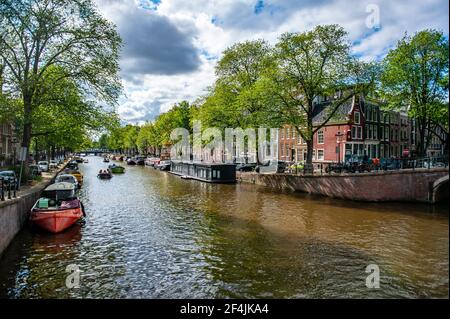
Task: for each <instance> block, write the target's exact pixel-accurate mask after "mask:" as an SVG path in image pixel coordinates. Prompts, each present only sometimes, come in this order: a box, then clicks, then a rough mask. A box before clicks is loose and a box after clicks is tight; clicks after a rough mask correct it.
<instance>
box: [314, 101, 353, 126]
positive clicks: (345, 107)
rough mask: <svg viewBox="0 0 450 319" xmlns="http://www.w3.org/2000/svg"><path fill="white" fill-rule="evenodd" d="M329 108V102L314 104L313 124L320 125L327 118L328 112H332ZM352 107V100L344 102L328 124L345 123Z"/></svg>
mask: <svg viewBox="0 0 450 319" xmlns="http://www.w3.org/2000/svg"><path fill="white" fill-rule="evenodd" d="M330 106H331V101H327V102H322V103H318V104H315V106H314V110H313V124H321V123H323V121H325V120H326V119H327V118H328V116H329V114H330V112H331V111H332V110H331V109H330ZM352 106H353V99H349V100H348V101H345V102H344V103H343V104H341V105H340V106H339V107H338V109H337V110H336V112H335V113H334V115H333V117H332V118H331V119H330V121H329V123H342V122H347V121H348V114H349V113H350V111H351V110H352Z"/></svg>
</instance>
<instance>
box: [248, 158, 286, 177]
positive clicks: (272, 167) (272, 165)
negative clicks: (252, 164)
mask: <svg viewBox="0 0 450 319" xmlns="http://www.w3.org/2000/svg"><path fill="white" fill-rule="evenodd" d="M285 170H286V162H284V161H278V160H270V161H266V162H264V163H263V164H261V165H258V166H256V168H255V172H257V173H272V174H275V173H284V171H285Z"/></svg>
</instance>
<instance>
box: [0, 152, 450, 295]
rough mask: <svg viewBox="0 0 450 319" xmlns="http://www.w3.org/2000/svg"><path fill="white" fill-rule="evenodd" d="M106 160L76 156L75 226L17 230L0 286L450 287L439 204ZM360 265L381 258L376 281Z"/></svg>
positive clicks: (149, 290) (83, 290)
mask: <svg viewBox="0 0 450 319" xmlns="http://www.w3.org/2000/svg"><path fill="white" fill-rule="evenodd" d="M105 167H106V164H105V163H102V159H101V158H100V157H94V156H90V157H89V163H87V164H80V168H81V171H82V172H83V174H84V176H85V179H84V180H85V183H84V186H83V188H82V189H81V190H80V192H79V195H80V198H81V199H82V200H83V202H84V205H85V207H86V211H87V217H86V220H85V223H84V224H83V225H77V226H75V227H72V228H70V229H69V230H67V231H66V232H64V233H62V234H58V235H50V234H46V233H43V232H40V231H37V230H36V229H33V228H32V227H30V226H27V227H25V229H24V230H23V231H21V233H20V234H19V235H18V236H17V238H16V239H15V240H14V241H13V243H12V244H11V245H10V246H9V248H8V249H7V251H6V252H5V253H4V255H3V256H2V259H1V260H0V297H3V298H326V297H331V298H348V297H350V298H359V297H361V298H403V297H406V298H417V297H448V295H449V286H448V285H449V282H448V276H449V274H448V266H449V264H448V261H449V237H448V235H449V234H448V230H449V228H448V226H449V225H448V213H447V210H448V206H447V207H446V206H443V207H441V206H435V207H431V206H427V205H419V204H402V203H396V204H374V203H356V202H349V201H340V200H335V199H329V198H323V197H312V196H309V195H306V194H292V193H283V194H276V193H273V192H271V191H270V190H269V189H267V188H264V187H258V186H255V185H250V184H236V185H211V184H205V183H201V182H197V181H193V180H183V179H181V178H179V177H176V176H173V175H171V174H169V173H166V172H159V171H156V170H154V169H152V168H148V167H130V166H127V167H126V173H125V174H123V175H115V176H114V177H113V178H112V179H111V180H99V179H97V177H96V175H97V172H98V171H99V169H100V168H105ZM399 187H401V185H399ZM373 191H376V190H375V189H374V190H373ZM69 265H75V267H79V269H80V271H81V274H80V283H79V284H80V287H79V288H67V287H66V278H67V276H68V275H69V274H70V272H67V271H66V269H67V267H68V266H69ZM368 265H372V266H369V269H372V270H373V269H375V268H376V267H378V269H379V275H380V277H379V278H380V281H379V288H368V287H367V286H366V278H367V276H368V275H370V274H372V275H374V274H375V273H366V267H368ZM373 265H376V266H373ZM69 267H73V266H69ZM370 267H372V268H370ZM373 267H375V268H373ZM372 282H374V281H372Z"/></svg>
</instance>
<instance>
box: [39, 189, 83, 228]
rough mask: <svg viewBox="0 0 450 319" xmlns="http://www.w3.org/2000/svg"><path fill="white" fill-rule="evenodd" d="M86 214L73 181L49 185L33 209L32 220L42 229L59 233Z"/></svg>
mask: <svg viewBox="0 0 450 319" xmlns="http://www.w3.org/2000/svg"><path fill="white" fill-rule="evenodd" d="M83 216H85V212H84V208H83V204H82V203H81V201H80V200H79V199H78V198H77V197H76V195H75V186H74V185H73V184H72V183H65V182H61V183H55V184H52V185H50V186H48V187H47V188H46V189H45V190H44V192H43V193H42V197H41V198H39V199H38V200H37V202H36V203H35V204H34V206H33V208H32V209H31V215H30V220H31V222H32V223H34V224H36V225H37V226H39V227H40V228H42V229H45V230H47V231H49V232H51V233H59V232H62V231H63V230H65V229H67V228H69V227H70V226H72V225H73V224H75V223H76V222H77V221H78V220H79V219H81V218H82V217H83Z"/></svg>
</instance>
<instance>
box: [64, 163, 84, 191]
mask: <svg viewBox="0 0 450 319" xmlns="http://www.w3.org/2000/svg"><path fill="white" fill-rule="evenodd" d="M64 173H65V174H71V175H73V176H75V178H76V179H77V181H78V184H79V185H80V187H81V186H83V174H81V173H80V171H79V170H78V168H77V169H71V168H68V167H67V168H66V169H64Z"/></svg>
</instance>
